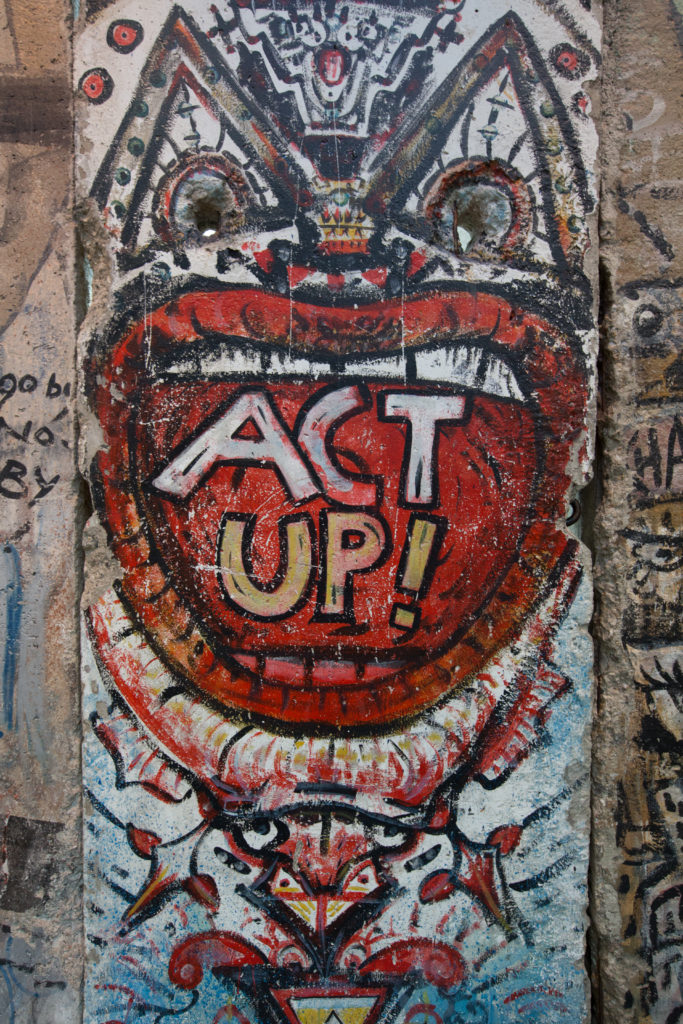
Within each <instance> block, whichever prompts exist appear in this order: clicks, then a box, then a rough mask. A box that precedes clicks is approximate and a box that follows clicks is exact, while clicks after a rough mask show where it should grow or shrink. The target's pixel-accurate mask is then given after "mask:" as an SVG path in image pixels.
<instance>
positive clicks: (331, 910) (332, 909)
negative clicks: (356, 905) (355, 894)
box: [325, 900, 353, 1024]
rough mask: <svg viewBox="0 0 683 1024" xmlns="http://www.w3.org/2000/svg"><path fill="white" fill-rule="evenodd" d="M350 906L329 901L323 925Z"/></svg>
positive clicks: (336, 901) (337, 901) (343, 901)
mask: <svg viewBox="0 0 683 1024" xmlns="http://www.w3.org/2000/svg"><path fill="white" fill-rule="evenodd" d="M352 906H353V903H350V902H349V901H348V900H330V902H329V903H328V904H327V907H326V908H325V924H328V925H329V924H332V922H333V921H336V920H337V918H338V917H341V916H342V914H343V913H345V912H346V911H347V910H348V909H349V908H350V907H352ZM332 1024H335V1022H334V1021H333V1022H332ZM342 1024H344V1022H342Z"/></svg>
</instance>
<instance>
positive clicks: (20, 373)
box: [0, 0, 83, 1024]
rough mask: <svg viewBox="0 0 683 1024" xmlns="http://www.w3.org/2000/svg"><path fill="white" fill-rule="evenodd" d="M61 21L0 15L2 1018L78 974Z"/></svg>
mask: <svg viewBox="0 0 683 1024" xmlns="http://www.w3.org/2000/svg"><path fill="white" fill-rule="evenodd" d="M69 13H70V12H69V10H68V8H66V7H65V6H64V5H62V4H60V3H52V2H46V3H42V4H41V5H40V10H39V11H38V12H37V11H36V6H35V5H34V4H26V3H21V2H18V0H6V2H5V3H3V4H2V7H1V9H0V105H1V107H2V113H1V114H0V181H1V183H2V184H1V187H0V191H1V192H2V200H1V202H0V294H1V295H2V298H1V299H0V381H1V383H0V393H1V394H0V402H1V405H2V408H1V410H0V417H1V419H0V506H1V512H0V523H1V525H0V541H1V543H0V674H1V679H2V681H1V693H0V793H1V794H2V797H1V800H0V805H1V814H0V847H1V849H2V868H1V869H0V964H1V967H0V1019H2V1020H3V1021H8V1022H10V1021H11V1022H12V1024H24V1022H26V1024H28V1022H29V1021H44V1022H48V1021H49V1022H53V1021H55V1022H56V1021H59V1022H64V1024H76V1021H78V1020H80V1018H81V1013H80V1002H81V980H82V973H83V945H82V923H81V922H82V903H81V878H82V870H81V842H80V831H81V813H80V806H81V778H80V776H81V773H80V729H79V715H78V712H77V699H76V698H77V692H78V662H79V653H78V641H77V635H76V632H75V627H76V626H77V616H76V614H75V609H76V604H77V597H78V578H79V573H78V563H79V557H78V535H77V528H78V522H79V511H78V510H79V505H80V499H81V491H80V485H79V482H78V474H77V471H76V464H75V446H76V424H75V417H74V398H75V387H76V377H75V351H74V332H75V324H74V287H73V279H74V275H73V262H74V245H73V229H72V222H71V216H70V199H71V163H72V145H71V143H72V130H71V113H70V111H71V103H70V87H69V74H70V69H69V55H70V22H69Z"/></svg>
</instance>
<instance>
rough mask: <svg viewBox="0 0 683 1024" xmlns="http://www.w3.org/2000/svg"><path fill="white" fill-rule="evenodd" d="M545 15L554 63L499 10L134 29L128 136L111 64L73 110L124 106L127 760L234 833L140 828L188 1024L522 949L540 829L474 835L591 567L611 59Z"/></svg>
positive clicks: (187, 20) (113, 646)
mask: <svg viewBox="0 0 683 1024" xmlns="http://www.w3.org/2000/svg"><path fill="white" fill-rule="evenodd" d="M532 6H533V10H534V18H538V19H540V20H541V21H543V22H544V24H547V25H548V31H547V32H545V34H544V31H540V38H541V39H542V40H543V46H542V48H541V49H539V47H538V46H537V45H536V44H535V42H534V41H533V39H532V37H531V35H530V33H529V30H528V28H527V26H526V25H525V23H524V21H523V19H522V18H521V16H519V14H518V13H517V12H516V11H512V12H511V11H510V9H509V5H507V4H504V3H502V2H501V3H500V4H499V3H498V2H497V0H496V2H492V3H490V4H487V5H485V7H486V9H485V10H482V9H481V8H482V7H484V5H480V8H475V7H474V6H472V7H470V8H468V4H467V3H465V2H464V0H447V2H446V3H445V4H438V5H436V4H432V3H431V2H425V3H424V4H420V5H412V6H411V7H410V8H407V7H405V6H402V5H400V4H397V3H395V2H393V0H387V2H386V3H382V4H374V3H373V4H369V3H365V2H362V0H359V2H352V3H349V4H346V5H344V6H343V7H341V6H340V5H335V4H327V5H317V4H314V5H309V4H300V5H298V6H297V5H296V4H291V3H287V4H279V3H276V4H272V3H270V2H268V3H265V2H264V3H261V2H260V0H259V2H257V3H254V4H252V3H246V2H245V3H242V0H239V2H237V3H234V4H232V5H230V6H229V7H228V6H227V5H226V7H225V8H223V7H221V8H220V9H218V8H216V7H214V6H212V7H211V8H209V7H208V5H207V6H204V5H202V7H201V9H199V10H198V9H196V8H193V12H194V13H188V12H187V11H182V10H180V9H179V8H174V9H173V11H172V12H171V13H170V15H169V14H168V13H167V11H166V8H165V7H163V5H162V4H161V3H159V6H158V8H157V7H156V6H154V4H152V7H153V9H154V12H155V14H158V15H159V18H158V21H157V23H156V25H155V27H154V31H151V30H150V29H149V28H148V25H147V23H145V26H144V30H143V26H142V24H139V23H138V22H136V21H132V20H131V19H130V18H127V19H123V18H120V19H119V20H118V21H116V22H115V23H114V22H113V21H112V25H111V26H110V35H111V40H110V41H109V42H108V43H107V45H108V46H109V48H110V49H111V50H112V51H113V52H115V53H116V54H117V55H118V57H120V59H121V60H124V59H125V60H130V59H131V58H133V57H134V59H135V61H136V62H137V63H136V64H135V67H136V68H137V71H138V74H139V84H138V86H137V88H136V92H135V95H134V96H132V97H130V102H129V105H128V106H127V107H125V106H124V104H123V101H122V98H120V97H119V94H118V93H117V91H116V87H114V84H113V81H114V80H113V78H112V79H111V80H109V79H108V78H107V76H106V75H105V74H104V71H103V69H102V68H101V67H100V66H99V63H100V62H98V66H97V67H95V66H93V67H90V68H88V69H85V70H84V71H83V76H82V78H81V79H80V88H81V91H82V94H83V96H84V97H85V99H84V103H85V102H86V101H87V102H88V103H90V104H91V107H90V109H93V110H94V109H97V110H98V111H99V109H100V107H102V108H104V104H109V103H112V104H118V127H117V129H116V134H115V137H114V139H113V141H112V142H111V144H110V146H109V148H108V150H107V152H106V153H104V152H101V153H98V154H94V155H93V154H91V155H90V156H89V157H88V159H89V160H91V161H92V162H93V163H94V162H97V163H98V166H99V169H98V170H97V172H96V173H95V174H94V176H93V182H94V183H93V187H92V196H93V198H94V200H95V201H96V203H97V208H98V214H97V217H98V218H99V219H100V221H101V222H102V224H103V225H104V228H105V229H106V230H107V232H108V233H109V234H108V240H109V245H110V246H111V251H112V253H113V255H114V257H115V267H114V269H113V273H114V285H113V299H112V302H111V304H110V305H109V306H108V308H107V311H106V313H104V314H103V315H102V317H101V320H100V324H99V326H98V327H96V328H95V329H93V330H91V331H90V333H89V336H88V341H87V352H86V353H85V361H84V380H85V390H86V392H87V397H88V401H89V402H90V407H91V409H92V411H93V413H94V415H95V417H96V419H97V422H98V427H99V432H98V435H97V437H98V442H97V444H96V450H95V451H93V452H90V453H89V454H90V455H92V461H91V463H90V475H91V480H92V484H93V492H94V497H95V502H96V506H97V510H98V513H99V516H100V519H101V522H102V523H103V524H104V526H105V528H106V530H107V534H108V541H109V544H110V547H111V550H112V551H113V553H114V555H115V556H116V559H117V560H118V563H119V564H120V566H121V574H120V579H119V580H118V581H117V583H116V585H115V588H114V590H112V591H110V592H108V593H107V594H106V595H104V596H103V597H102V598H101V599H100V600H98V601H96V602H95V603H93V605H92V606H91V607H90V609H89V610H88V625H89V629H90V635H91V638H92V640H93V647H94V650H95V653H96V657H97V659H98V663H99V667H100V670H101V672H102V675H103V677H104V678H105V680H106V682H107V684H108V685H109V687H110V688H111V690H112V691H113V693H114V696H115V700H116V702H117V704H118V703H121V702H122V705H123V709H122V711H121V716H120V721H117V724H116V728H114V726H113V725H112V723H111V721H107V720H105V719H104V718H103V719H102V720H101V721H100V720H99V719H98V724H97V726H96V734H97V737H98V739H99V741H100V742H101V744H103V745H104V746H105V747H106V748H107V749H108V750H109V751H110V753H112V756H113V757H114V760H115V762H116V765H117V770H118V766H119V765H120V764H125V765H127V766H128V767H129V769H130V776H129V777H128V778H129V780H130V779H132V780H133V782H132V784H135V785H137V784H138V783H139V784H140V785H141V786H143V787H149V786H155V785H157V783H156V782H154V783H152V782H150V780H149V779H148V778H147V776H145V777H144V778H143V776H142V775H139V774H138V773H140V772H142V771H143V768H142V767H140V766H144V771H145V772H148V771H149V772H151V771H152V767H151V762H150V761H149V759H148V758H146V757H143V756H141V755H140V756H138V755H139V754H140V750H139V749H138V746H137V744H138V741H139V742H140V744H144V742H147V741H149V743H150V744H152V745H156V747H157V748H158V756H159V759H160V763H161V762H163V763H164V764H165V765H166V769H168V765H169V764H170V763H171V762H172V763H174V764H175V765H177V766H179V768H180V769H181V770H182V772H184V773H186V777H187V778H189V779H191V780H192V783H191V785H192V786H193V787H195V789H196V790H197V791H200V790H201V791H202V792H203V793H204V794H205V796H206V799H207V801H208V803H207V807H208V806H209V805H210V806H211V808H212V809H211V810H210V812H208V811H207V813H206V814H204V817H203V819H202V821H201V823H200V824H195V825H194V826H192V827H189V826H188V828H187V831H186V832H185V833H184V835H183V837H182V838H180V839H179V838H173V839H166V838H161V837H159V838H158V841H157V839H150V838H149V835H148V834H147V831H146V829H145V828H142V829H141V830H140V831H139V832H135V835H134V836H133V838H132V840H131V838H130V835H129V841H131V842H133V845H134V848H135V852H136V854H137V855H138V856H139V857H141V858H144V857H146V858H147V859H148V860H150V862H151V864H150V873H149V876H148V878H147V879H143V880H142V881H141V882H140V885H141V888H140V892H139V893H138V895H137V896H136V897H135V899H133V900H132V903H131V906H130V907H129V908H128V910H126V911H125V929H130V930H132V929H133V928H138V927H139V928H144V927H145V925H146V922H147V921H148V919H149V918H150V917H151V916H153V915H154V914H157V913H160V912H161V910H160V908H162V907H164V908H168V907H169V906H170V905H171V901H172V900H173V899H176V898H180V896H182V898H183V899H188V900H190V901H191V902H192V913H200V912H199V911H197V909H196V908H197V906H199V907H201V914H204V915H205V920H204V924H206V927H204V925H203V924H202V926H201V927H200V926H199V925H197V924H196V922H195V918H192V917H189V918H188V922H189V921H192V922H195V923H194V924H191V923H188V924H187V929H186V930H185V931H184V932H183V934H182V937H180V938H178V940H177V941H175V938H174V942H173V944H172V948H171V949H170V952H169V959H168V969H167V973H168V978H169V979H170V982H171V983H172V986H174V992H176V994H177V991H176V990H178V991H181V992H184V993H190V992H192V993H195V994H197V993H199V991H200V989H201V986H202V984H204V982H203V981H202V978H204V977H205V976H207V977H208V976H209V975H211V976H212V977H214V978H220V979H221V980H222V979H224V978H229V979H230V984H231V985H233V986H235V987H236V988H237V989H239V990H240V991H247V990H248V992H249V998H250V999H251V1000H252V1002H253V1001H256V1003H257V1005H258V1006H259V1007H260V1008H261V1010H262V1016H263V1019H265V1020H278V1021H282V1020H283V1019H287V1020H288V1021H289V1022H290V1024H374V1022H375V1021H379V1020H382V1021H390V1020H396V1019H398V1018H397V1015H398V1013H399V1011H401V1012H402V1010H403V1008H404V1003H403V1002H401V1000H402V999H404V994H405V992H407V987H406V986H408V982H410V984H412V983H413V981H414V979H415V978H417V977H419V978H423V979H426V982H427V983H428V984H430V985H434V986H436V987H437V988H439V989H442V990H451V989H453V990H454V989H455V988H457V986H459V985H460V984H461V982H462V980H463V978H464V977H465V976H466V974H467V972H468V971H469V969H470V967H471V963H470V962H469V961H471V960H472V955H471V953H468V954H465V952H464V951H463V943H464V941H465V937H466V936H467V935H469V934H471V932H472V931H473V930H475V931H476V930H477V929H478V928H480V927H481V928H482V930H483V929H484V928H485V927H488V926H489V925H492V926H493V927H494V932H495V935H494V938H495V942H498V943H500V942H501V941H507V939H508V938H510V937H513V936H516V935H518V934H520V935H521V934H522V932H521V925H520V930H518V925H519V921H518V918H517V916H516V910H515V907H514V902H513V901H512V899H511V898H509V897H510V894H509V892H508V891H507V889H506V885H505V881H504V879H503V875H502V869H501V858H502V857H503V855H504V854H506V853H508V852H510V851H511V850H513V849H514V848H515V846H516V844H517V842H518V840H519V835H520V834H521V832H520V829H521V826H517V825H514V826H511V827H510V829H507V828H505V829H502V830H501V829H497V830H493V829H492V830H490V831H485V832H484V834H483V835H482V836H481V837H480V838H479V840H478V841H477V842H470V841H469V840H468V839H467V838H466V837H465V835H464V833H463V832H461V831H460V826H459V825H456V822H455V811H454V808H455V799H454V797H455V794H456V793H461V792H462V791H463V788H464V787H465V786H466V784H467V783H468V781H470V780H473V779H474V780H481V781H482V783H483V785H485V786H487V787H488V786H491V787H493V786H495V785H497V784H498V783H499V782H500V781H501V780H504V779H505V778H506V777H507V776H508V775H509V773H510V772H511V771H512V770H513V769H514V768H515V767H516V766H517V764H518V763H519V762H520V761H521V760H522V759H523V758H524V757H525V756H526V755H527V753H528V752H529V750H530V749H531V748H532V747H533V746H534V744H536V743H537V742H538V738H539V734H540V731H541V728H542V726H543V723H544V722H545V720H546V718H547V717H548V713H549V708H550V705H551V703H552V702H553V701H554V700H555V698H557V697H559V696H560V695H561V694H563V693H565V692H566V691H567V689H568V687H569V682H568V678H567V676H566V675H565V674H564V671H563V669H562V667H561V666H560V667H558V666H557V665H556V664H555V663H554V658H553V653H554V652H553V642H554V637H555V634H556V632H557V630H558V628H559V625H560V623H561V622H562V621H563V619H564V617H565V615H566V613H567V611H568V609H569V607H570V606H571V604H572V601H573V599H574V596H575V593H576V588H577V586H578V582H579V578H580V574H581V567H580V558H579V556H578V544H577V542H576V541H575V540H574V538H573V537H572V536H570V535H569V534H568V532H567V531H566V529H565V518H566V515H567V506H568V503H569V499H570V497H572V495H570V493H569V492H570V487H571V486H572V485H574V484H576V483H578V481H579V480H580V478H581V474H582V472H583V471H584V468H585V463H586V461H587V458H588V442H587V431H586V417H587V409H588V404H589V380H590V371H589V366H588V359H589V349H590V340H589V339H590V330H591V311H590V289H589V287H588V284H587V281H586V279H585V277H584V275H583V270H582V260H583V257H584V254H585V250H586V246H587V237H588V236H587V228H586V216H587V214H588V213H589V212H590V209H591V205H592V200H591V194H590V189H589V186H588V184H587V180H586V175H585V173H584V170H583V167H582V163H581V156H580V151H581V147H580V145H579V142H578V139H577V132H578V133H580V132H581V131H582V130H583V129H582V127H581V125H582V119H583V117H584V113H585V110H586V104H587V98H586V96H585V94H583V93H582V92H580V91H578V89H579V84H580V83H578V79H579V78H580V77H581V76H582V75H583V74H584V72H585V69H586V61H587V60H588V58H587V57H586V56H585V55H584V53H583V51H582V50H580V49H579V48H578V47H575V46H574V45H573V44H571V45H570V44H569V43H566V44H564V43H563V44H562V45H561V46H558V45H557V32H556V30H555V29H554V28H553V25H554V22H553V21H552V18H550V16H549V15H547V12H546V13H543V12H542V13H539V12H538V10H537V5H535V4H534V5H532ZM162 7H163V16H164V18H165V19H166V20H165V21H163V19H162V18H161V15H160V11H161V10H162ZM121 13H123V14H130V13H131V12H130V10H128V9H127V8H126V10H123V9H122V10H121ZM162 21H163V24H162ZM534 24H535V22H534ZM551 28H552V31H551V30H550V29H551ZM563 32H564V28H563ZM138 54H139V55H140V56H139V59H138V56H135V55H138ZM126 66H128V65H126ZM119 80H122V79H119ZM572 104H573V106H572ZM570 107H571V110H572V112H571V113H570V112H569V110H570ZM109 109H111V108H109ZM577 126H578V127H577ZM95 134H96V133H95ZM581 141H582V142H585V140H584V139H582V140H581ZM100 158H101V159H100ZM95 316H96V314H95V312H93V313H92V314H91V319H94V318H95ZM96 714H97V715H99V708H98V710H97V713H96ZM131 735H133V739H131ZM131 744H132V746H131ZM164 759H165V760H164ZM154 765H155V767H154V771H155V773H156V771H157V768H156V762H154ZM148 766H149V767H148ZM158 771H159V773H160V774H162V775H163V772H162V769H161V768H159V769H158ZM180 777H181V776H180V775H179V778H180ZM119 783H120V778H119V776H118V775H117V782H116V785H117V787H118V785H119ZM169 793H170V790H168V789H167V790H164V792H163V793H162V796H161V799H170V800H171V801H177V802H182V801H181V800H180V799H179V798H178V797H177V795H176V793H175V790H173V793H172V794H171V795H170V796H169ZM182 799H183V800H184V799H185V797H183V798H182ZM187 799H188V801H189V797H188V798H187ZM449 801H450V802H449ZM444 802H445V803H444ZM442 804H443V805H444V806H447V810H446V811H444V810H443V807H442V806H441V805H442ZM549 806H550V805H549ZM553 806H554V805H553ZM439 808H440V809H439ZM528 818H529V820H530V821H532V820H535V819H534V818H533V815H532V814H531V812H530V813H529V815H528ZM525 820H526V819H525ZM121 821H124V822H125V821H128V818H127V816H126V813H125V812H124V811H122V812H121ZM136 827H137V824H136ZM129 832H130V830H129ZM131 835H132V833H131ZM136 844H137V845H136ZM182 857H185V858H186V860H187V863H185V862H183V865H182V870H181V868H179V867H178V864H179V863H180V861H181V859H182ZM536 873H537V874H539V872H536ZM539 877H540V874H539ZM529 879H531V880H529ZM519 884H520V886H523V885H528V886H529V887H531V886H533V885H535V884H536V883H535V881H534V876H531V875H530V876H529V877H528V878H527V877H526V876H524V877H523V878H521V881H520V882H519ZM520 891H527V890H521V889H520ZM182 912H183V913H186V912H187V913H188V914H189V913H190V911H186V909H185V907H184V905H183V909H182ZM495 929H497V931H496V930H495ZM174 934H175V933H174ZM501 936H502V937H503V938H502V939H501ZM487 941H488V940H487ZM492 941H493V939H492ZM492 948H493V947H492ZM468 957H469V961H468ZM406 979H408V981H406ZM411 979H412V980H411ZM402 993H403V994H402ZM197 998H199V996H197ZM202 998H203V997H202ZM207 998H208V997H207ZM406 998H407V997H406ZM259 1000H261V1002H259ZM197 1005H199V1004H197ZM207 1005H209V1004H208V1003H207ZM211 1007H212V1011H211V1012H212V1013H213V1014H214V1017H215V1024H218V1022H219V1021H222V1020H223V1019H228V1018H227V1017H225V1016H221V1014H223V1013H224V1011H223V1009H220V1011H219V1012H218V1015H216V1010H217V1007H218V1004H217V1003H215V1004H214V1003H212V1004H211ZM423 1007H424V1008H423V1009H422V1008H420V1007H417V1008H416V1009H415V1010H414V1013H413V1012H412V1011H411V1013H412V1016H410V1017H405V1018H404V1019H405V1020H406V1022H407V1021H408V1019H410V1020H412V1019H413V1017H414V1018H416V1019H418V1020H421V1019H422V1018H421V1017H420V1015H421V1014H422V1016H423V1017H424V1018H425V1019H427V1020H434V1022H435V1024H439V1021H440V1018H439V1015H438V1013H436V1010H434V1008H433V1007H432V1008H431V1010H430V1009H428V1008H427V1007H428V1004H427V1003H426V1002H425V1003H423ZM197 1012H199V1011H197ZM226 1012H227V1011H226ZM231 1012H232V1011H231ZM430 1012H431V1013H433V1014H434V1016H432V1017H430V1015H429V1014H430ZM235 1015H237V1016H239V1012H238V1011H237V1010H236V1011H235ZM207 1019H208V1018H207ZM453 1019H455V1018H453Z"/></svg>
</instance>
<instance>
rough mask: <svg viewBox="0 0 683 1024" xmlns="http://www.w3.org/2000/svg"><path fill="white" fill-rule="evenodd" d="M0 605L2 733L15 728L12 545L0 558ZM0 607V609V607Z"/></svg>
mask: <svg viewBox="0 0 683 1024" xmlns="http://www.w3.org/2000/svg"><path fill="white" fill-rule="evenodd" d="M0 602H2V603H4V619H5V636H4V652H3V654H2V662H1V669H2V708H1V709H0V711H1V714H2V721H3V723H4V726H5V728H6V729H14V728H15V727H16V709H15V702H14V694H15V688H16V679H17V662H18V659H19V642H20V632H21V605H22V585H21V559H20V557H19V552H18V551H17V549H16V548H15V547H14V546H13V545H12V544H6V545H5V546H4V547H3V549H2V556H1V557H0ZM0 607H1V605H0Z"/></svg>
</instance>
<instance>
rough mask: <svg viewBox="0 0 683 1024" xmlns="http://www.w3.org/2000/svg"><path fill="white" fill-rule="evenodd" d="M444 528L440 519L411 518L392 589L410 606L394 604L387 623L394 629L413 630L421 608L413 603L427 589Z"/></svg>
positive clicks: (445, 527) (416, 516)
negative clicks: (408, 600)
mask: <svg viewBox="0 0 683 1024" xmlns="http://www.w3.org/2000/svg"><path fill="white" fill-rule="evenodd" d="M447 528H448V523H447V521H446V520H445V519H444V518H443V517H442V516H420V515H412V516H411V518H410V522H409V523H408V536H407V537H406V542H405V544H404V545H403V551H402V553H401V561H400V562H399V565H398V572H397V573H396V589H397V590H398V591H399V592H400V593H401V594H406V595H407V596H409V597H410V598H411V603H410V604H398V603H397V604H395V605H394V607H393V608H392V610H391V619H390V624H391V625H392V626H393V627H394V628H395V629H402V630H404V631H405V632H410V631H412V630H414V629H417V627H418V625H419V623H420V614H421V611H422V609H421V608H419V607H418V606H417V605H416V603H415V602H416V601H419V600H420V598H423V597H424V596H425V594H426V593H427V591H428V590H429V586H430V584H431V582H432V578H433V576H434V569H435V567H436V556H437V554H438V552H439V548H440V547H441V542H442V540H443V538H444V536H445V534H446V530H447Z"/></svg>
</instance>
